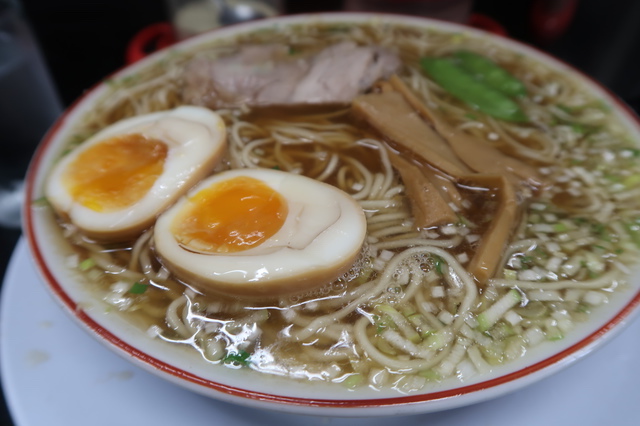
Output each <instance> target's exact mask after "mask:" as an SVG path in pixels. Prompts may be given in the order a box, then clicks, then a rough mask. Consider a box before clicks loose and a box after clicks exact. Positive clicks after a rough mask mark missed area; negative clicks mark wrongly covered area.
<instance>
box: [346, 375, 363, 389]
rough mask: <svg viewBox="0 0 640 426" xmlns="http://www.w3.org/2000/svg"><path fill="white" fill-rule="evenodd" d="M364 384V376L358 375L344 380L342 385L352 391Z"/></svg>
mask: <svg viewBox="0 0 640 426" xmlns="http://www.w3.org/2000/svg"><path fill="white" fill-rule="evenodd" d="M363 382H364V376H363V375H362V374H359V373H356V374H352V375H350V376H349V377H347V378H346V379H344V381H343V382H342V384H343V385H344V386H346V387H348V388H350V389H353V388H355V387H358V386H360V385H361V384H362V383H363Z"/></svg>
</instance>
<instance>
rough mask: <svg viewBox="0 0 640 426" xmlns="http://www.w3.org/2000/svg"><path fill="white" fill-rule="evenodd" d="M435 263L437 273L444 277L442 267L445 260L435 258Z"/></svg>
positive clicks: (438, 257)
mask: <svg viewBox="0 0 640 426" xmlns="http://www.w3.org/2000/svg"><path fill="white" fill-rule="evenodd" d="M433 263H434V265H433V266H434V267H435V268H436V272H437V273H438V274H439V275H443V274H444V272H443V270H442V265H443V264H444V260H442V258H441V257H440V256H433Z"/></svg>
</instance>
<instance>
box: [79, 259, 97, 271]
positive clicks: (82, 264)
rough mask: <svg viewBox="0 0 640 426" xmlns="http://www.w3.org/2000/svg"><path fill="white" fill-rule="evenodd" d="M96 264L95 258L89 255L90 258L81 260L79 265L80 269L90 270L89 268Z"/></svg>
mask: <svg viewBox="0 0 640 426" xmlns="http://www.w3.org/2000/svg"><path fill="white" fill-rule="evenodd" d="M94 266H96V262H95V260H93V259H92V258H90V257H89V258H87V259H85V260H83V261H82V262H80V264H79V265H78V269H80V270H81V271H88V270H89V269H91V268H93V267H94Z"/></svg>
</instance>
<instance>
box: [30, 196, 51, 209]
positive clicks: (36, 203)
mask: <svg viewBox="0 0 640 426" xmlns="http://www.w3.org/2000/svg"><path fill="white" fill-rule="evenodd" d="M31 205H32V206H33V207H47V206H49V200H47V197H44V196H42V197H40V198H36V199H35V200H33V201H32V202H31Z"/></svg>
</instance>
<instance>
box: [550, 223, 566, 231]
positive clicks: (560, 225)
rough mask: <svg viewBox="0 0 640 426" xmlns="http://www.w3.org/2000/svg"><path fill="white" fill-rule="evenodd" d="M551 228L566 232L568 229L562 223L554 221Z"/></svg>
mask: <svg viewBox="0 0 640 426" xmlns="http://www.w3.org/2000/svg"><path fill="white" fill-rule="evenodd" d="M553 230H554V231H556V232H566V231H568V230H569V227H568V226H567V225H566V224H564V223H556V224H554V225H553Z"/></svg>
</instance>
